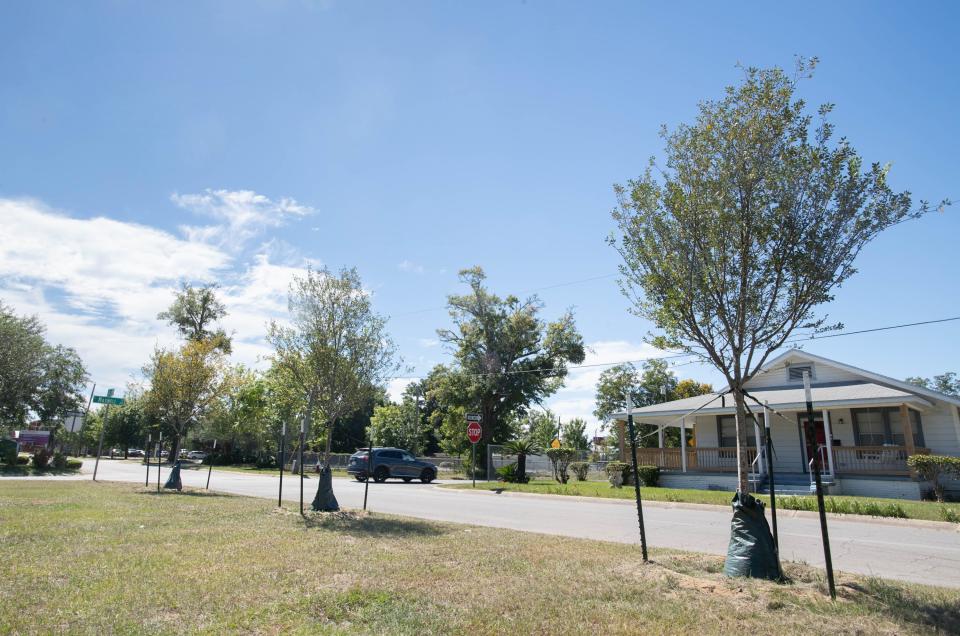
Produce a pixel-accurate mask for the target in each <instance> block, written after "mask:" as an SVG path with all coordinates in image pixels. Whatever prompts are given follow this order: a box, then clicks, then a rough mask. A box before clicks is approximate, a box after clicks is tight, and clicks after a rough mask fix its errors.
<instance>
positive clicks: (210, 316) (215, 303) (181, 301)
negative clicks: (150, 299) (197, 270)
mask: <svg viewBox="0 0 960 636" xmlns="http://www.w3.org/2000/svg"><path fill="white" fill-rule="evenodd" d="M217 288H218V285H216V284H211V285H203V286H201V287H194V286H193V285H190V284H187V283H184V284H183V286H182V287H181V289H180V291H179V292H178V293H177V295H176V298H175V299H174V301H173V304H171V305H170V307H169V308H168V309H167V310H166V311H162V312H160V313H159V314H157V319H158V320H164V321H166V322H167V323H169V324H170V325H172V326H174V327H176V328H177V331H178V332H179V333H180V335H181V336H183V337H184V338H185V339H187V340H193V341H195V342H198V341H201V340H213V341H215V342H216V343H217V345H218V346H219V347H220V348H221V349H222V350H223V351H224V352H225V353H230V338H229V337H228V336H227V334H226V332H224V330H223V329H222V328H216V329H215V328H214V325H215V324H216V323H217V321H219V320H220V319H221V318H223V317H224V316H226V315H227V307H226V305H224V304H223V302H221V301H220V299H219V298H217Z"/></svg>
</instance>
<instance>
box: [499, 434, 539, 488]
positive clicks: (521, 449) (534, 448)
mask: <svg viewBox="0 0 960 636" xmlns="http://www.w3.org/2000/svg"><path fill="white" fill-rule="evenodd" d="M503 447H504V448H505V449H506V451H507V452H508V453H510V454H512V455H516V456H517V482H518V483H521V484H522V483H525V482H526V481H527V455H537V454H539V453H542V452H543V448H541V446H540V444H538V443H537V442H536V441H534V440H533V439H531V438H529V437H524V438H521V439H514V440H510V441H509V442H507V443H506V444H504V445H503Z"/></svg>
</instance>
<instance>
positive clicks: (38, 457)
mask: <svg viewBox="0 0 960 636" xmlns="http://www.w3.org/2000/svg"><path fill="white" fill-rule="evenodd" d="M49 463H50V451H49V450H47V449H46V448H40V449H37V450H36V451H34V453H33V467H34V468H36V469H37V470H46V469H47V465H48V464H49Z"/></svg>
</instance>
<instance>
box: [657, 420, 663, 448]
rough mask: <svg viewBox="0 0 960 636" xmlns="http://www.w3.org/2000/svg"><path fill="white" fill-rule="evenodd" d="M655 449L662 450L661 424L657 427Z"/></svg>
mask: <svg viewBox="0 0 960 636" xmlns="http://www.w3.org/2000/svg"><path fill="white" fill-rule="evenodd" d="M657 447H658V448H663V424H659V425H658V426H657Z"/></svg>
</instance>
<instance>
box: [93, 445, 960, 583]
mask: <svg viewBox="0 0 960 636" xmlns="http://www.w3.org/2000/svg"><path fill="white" fill-rule="evenodd" d="M92 468H93V466H92V461H89V460H88V461H87V462H85V463H84V468H83V470H84V473H86V474H85V475H84V478H86V479H89V478H90V476H89V473H91V472H92ZM168 471H169V469H167V468H164V469H163V473H162V475H161V479H162V480H163V481H165V480H166V477H167V474H168ZM181 473H182V475H183V477H182V479H183V483H184V485H187V486H193V487H201V488H202V487H203V486H204V484H205V482H206V478H207V470H206V468H205V467H204V468H202V469H199V470H197V469H194V470H183V471H181ZM144 476H145V469H144V467H143V466H142V465H139V464H136V463H133V462H123V461H109V460H103V461H101V462H100V469H99V473H98V476H97V478H98V479H103V480H111V481H132V482H136V481H140V482H141V483H142V482H143V480H144ZM151 483H152V484H156V468H155V467H153V468H152V470H151ZM305 483H306V485H305V489H304V501H305V505H306V506H309V505H310V502H311V501H312V500H313V495H314V494H315V489H316V483H317V482H316V480H315V479H308V480H306V482H305ZM277 485H278V478H277V477H275V476H269V475H249V474H242V473H236V472H229V471H216V470H215V471H214V473H213V478H212V480H211V482H210V488H211V490H217V491H220V492H227V493H233V494H238V495H247V496H252V497H263V498H265V499H272V500H274V501H275V500H276V498H277ZM363 489H364V485H363V484H362V483H359V482H356V481H353V480H348V479H335V480H334V492H335V493H336V495H337V498H338V500H339V502H340V505H341V506H343V507H346V508H360V507H362V505H363ZM299 493H300V491H299V480H298V479H297V478H296V477H295V476H293V477H291V476H288V477H286V478H285V479H284V484H283V498H284V500H286V501H297V500H298V499H299ZM368 507H369V509H371V510H374V511H378V512H386V513H391V514H397V515H406V516H411V517H418V518H421V519H433V520H437V521H451V522H456V523H467V524H474V525H482V526H492V527H497V528H510V529H513V530H522V531H526V532H538V533H543V534H547V535H563V536H569V537H578V538H585V539H598V540H603V541H615V542H620V543H639V542H640V538H639V532H638V530H637V513H636V506H635V505H634V504H633V502H632V501H623V500H604V499H588V498H581V497H562V496H536V495H534V496H522V495H515V494H507V493H504V494H501V495H497V494H495V493H492V492H489V491H483V492H467V491H462V490H451V489H445V488H438V487H436V486H435V485H426V484H420V483H419V482H412V483H409V484H407V483H403V482H402V481H389V482H386V483H384V484H375V483H373V482H371V483H370V495H369V502H368ZM644 520H645V522H646V532H647V540H648V542H649V545H650V546H654V547H663V548H678V549H683V550H693V551H699V552H708V553H714V554H720V555H723V554H726V550H727V542H728V539H729V532H730V512H729V510H727V509H724V508H721V507H717V506H695V505H677V504H664V503H657V502H649V503H647V504H646V505H645V506H644ZM778 521H779V524H778V525H779V534H780V547H781V554H782V557H783V558H784V559H787V560H792V561H800V562H805V563H808V564H810V565H815V566H821V567H822V566H823V549H822V546H821V542H820V524H819V520H818V518H817V516H816V515H815V514H812V513H800V512H794V511H784V512H782V513H781V514H780V515H779V517H778ZM829 527H830V543H831V546H832V549H833V565H834V569H835V570H839V571H846V572H855V573H858V574H868V575H876V576H881V577H884V578H891V579H899V580H904V581H912V582H916V583H927V584H931V585H942V586H949V587H956V588H960V527H958V526H953V527H950V526H947V524H936V523H925V522H904V521H900V520H873V519H868V520H853V519H849V518H840V517H833V516H831V518H830V519H829ZM505 549H507V548H506V547H505Z"/></svg>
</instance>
